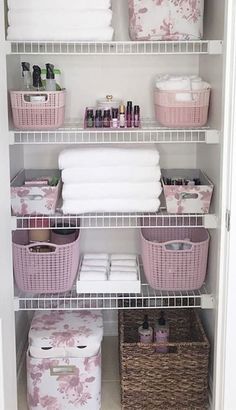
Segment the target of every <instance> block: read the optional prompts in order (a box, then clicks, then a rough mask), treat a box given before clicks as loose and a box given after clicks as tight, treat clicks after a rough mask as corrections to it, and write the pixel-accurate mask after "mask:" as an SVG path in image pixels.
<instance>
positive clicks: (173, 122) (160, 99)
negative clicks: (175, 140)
mask: <svg viewBox="0 0 236 410" xmlns="http://www.w3.org/2000/svg"><path fill="white" fill-rule="evenodd" d="M210 92H211V90H210V88H209V89H206V90H201V91H178V92H177V91H162V90H159V89H156V90H155V112H156V119H157V121H158V122H159V123H160V124H162V125H164V126H166V127H202V126H203V125H205V124H206V123H207V119H208V108H209V101H210ZM178 95H180V97H179V98H180V99H181V96H183V95H184V96H185V97H184V98H186V99H188V98H189V101H179V100H178Z"/></svg>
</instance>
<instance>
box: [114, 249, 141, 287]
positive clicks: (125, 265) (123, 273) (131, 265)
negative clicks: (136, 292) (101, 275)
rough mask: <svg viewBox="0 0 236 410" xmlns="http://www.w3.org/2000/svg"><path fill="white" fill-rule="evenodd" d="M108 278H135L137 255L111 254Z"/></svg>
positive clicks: (123, 279) (136, 274)
mask: <svg viewBox="0 0 236 410" xmlns="http://www.w3.org/2000/svg"><path fill="white" fill-rule="evenodd" d="M110 260H111V264H110V275H109V280H114V281H116V280H121V281H127V280H137V278H138V266H137V256H136V255H134V254H114V255H111V258H110Z"/></svg>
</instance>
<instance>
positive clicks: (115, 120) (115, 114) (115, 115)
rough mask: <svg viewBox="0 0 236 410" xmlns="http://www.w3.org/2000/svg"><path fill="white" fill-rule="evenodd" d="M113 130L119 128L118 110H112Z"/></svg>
mask: <svg viewBox="0 0 236 410" xmlns="http://www.w3.org/2000/svg"><path fill="white" fill-rule="evenodd" d="M111 124H112V128H118V108H112V120H111Z"/></svg>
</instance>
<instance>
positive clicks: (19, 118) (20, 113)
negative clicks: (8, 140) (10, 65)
mask: <svg viewBox="0 0 236 410" xmlns="http://www.w3.org/2000/svg"><path fill="white" fill-rule="evenodd" d="M31 95H35V96H37V95H45V97H46V101H45V102H37V103H35V102H29V101H28V100H29V98H30V96H31ZM10 96H11V106H12V115H13V123H14V126H15V127H16V128H18V129H22V130H28V129H30V130H43V129H56V128H59V127H61V126H62V125H63V124H64V120H65V98H66V93H65V91H50V92H49V91H39V92H35V91H31V92H29V91H11V92H10Z"/></svg>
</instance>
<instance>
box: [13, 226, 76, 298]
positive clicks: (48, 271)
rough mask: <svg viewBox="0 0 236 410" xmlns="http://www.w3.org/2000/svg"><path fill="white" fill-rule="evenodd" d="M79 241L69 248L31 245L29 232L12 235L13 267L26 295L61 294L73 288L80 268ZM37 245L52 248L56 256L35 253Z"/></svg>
mask: <svg viewBox="0 0 236 410" xmlns="http://www.w3.org/2000/svg"><path fill="white" fill-rule="evenodd" d="M79 239H80V235H79V233H78V236H77V239H76V240H75V241H74V242H71V243H68V244H66V245H55V244H52V243H51V244H50V243H42V242H38V243H35V242H34V243H32V244H30V245H28V243H29V242H28V232H27V231H15V232H14V234H13V266H14V276H15V280H16V284H17V286H18V288H19V289H21V290H22V291H24V292H33V293H58V292H66V291H68V290H70V289H71V288H72V285H73V283H74V280H75V277H76V274H77V270H78V265H79ZM37 245H45V246H49V245H50V246H51V247H52V248H53V252H50V253H34V252H31V251H30V249H31V248H32V247H35V246H37Z"/></svg>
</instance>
